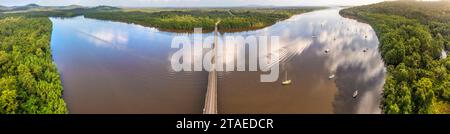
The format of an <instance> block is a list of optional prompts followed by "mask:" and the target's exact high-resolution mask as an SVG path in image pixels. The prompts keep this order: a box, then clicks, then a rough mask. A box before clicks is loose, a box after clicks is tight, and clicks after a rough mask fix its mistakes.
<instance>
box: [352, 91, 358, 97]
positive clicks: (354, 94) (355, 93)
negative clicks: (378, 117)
mask: <svg viewBox="0 0 450 134" xmlns="http://www.w3.org/2000/svg"><path fill="white" fill-rule="evenodd" d="M356 97H358V90H355V92H353V98H356Z"/></svg>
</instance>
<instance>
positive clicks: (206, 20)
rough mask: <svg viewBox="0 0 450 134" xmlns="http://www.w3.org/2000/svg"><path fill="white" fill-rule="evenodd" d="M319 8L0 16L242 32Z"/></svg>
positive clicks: (32, 10)
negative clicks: (216, 28)
mask: <svg viewBox="0 0 450 134" xmlns="http://www.w3.org/2000/svg"><path fill="white" fill-rule="evenodd" d="M321 8H322V7H312V8H299V7H286V8H229V9H227V8H192V9H189V8H187V9H184V8H180V9H178V8H169V9H156V8H138V9H134V8H133V9H129V8H117V7H110V6H98V7H93V8H86V7H76V6H75V7H74V8H64V7H58V8H56V7H40V6H38V5H33V6H26V9H27V10H23V11H21V12H14V10H7V11H4V12H1V11H0V18H2V17H3V18H5V17H14V16H25V17H74V16H80V15H84V16H85V17H88V18H94V19H101V20H112V21H120V22H125V23H135V24H139V25H143V26H150V27H156V28H158V29H160V30H165V31H181V32H192V31H193V29H194V28H199V27H201V28H203V31H204V32H210V31H212V30H214V24H215V22H217V21H218V20H221V23H220V25H219V29H220V31H222V32H227V31H245V30H253V29H260V28H264V27H267V26H270V25H273V24H275V23H276V22H278V21H281V20H284V19H287V18H289V17H291V16H293V15H295V14H300V13H304V12H309V11H313V10H317V9H321Z"/></svg>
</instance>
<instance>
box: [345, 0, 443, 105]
mask: <svg viewBox="0 0 450 134" xmlns="http://www.w3.org/2000/svg"><path fill="white" fill-rule="evenodd" d="M449 7H450V3H449V2H382V3H377V4H372V5H366V6H359V7H352V8H348V9H343V10H342V11H341V12H340V14H341V15H343V16H347V17H348V16H351V17H352V18H358V19H360V20H363V21H364V22H368V23H369V24H370V25H371V26H372V27H373V28H374V30H375V31H376V33H377V35H378V37H379V39H380V46H379V48H378V49H379V51H380V53H381V55H382V58H383V60H384V62H385V64H386V65H387V68H388V69H387V71H388V76H387V78H386V82H385V84H384V91H383V101H382V103H381V107H382V109H383V112H384V113H404V114H407V113H450V111H449V110H448V109H449V107H450V106H449V104H448V103H449V101H450V78H449V77H448V76H450V75H449V74H450V59H449V58H443V57H441V53H442V51H443V50H448V49H449V47H448V45H449V44H448V43H449V41H450V26H449V23H448V21H446V20H449V19H450V12H449V11H450V8H449Z"/></svg>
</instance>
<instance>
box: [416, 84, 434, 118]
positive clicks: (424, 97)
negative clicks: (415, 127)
mask: <svg viewBox="0 0 450 134" xmlns="http://www.w3.org/2000/svg"><path fill="white" fill-rule="evenodd" d="M432 87H433V83H432V82H431V80H430V79H429V78H421V79H420V80H419V81H417V82H415V83H414V88H415V90H416V91H415V93H414V94H415V99H414V102H415V106H416V110H417V111H416V113H420V114H430V113H432V103H433V99H434V92H433V89H432Z"/></svg>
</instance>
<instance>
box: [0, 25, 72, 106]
mask: <svg viewBox="0 0 450 134" xmlns="http://www.w3.org/2000/svg"><path fill="white" fill-rule="evenodd" d="M51 29H52V23H51V21H50V20H49V19H48V18H25V17H8V18H4V19H0V114H64V113H68V110H67V107H66V103H65V102H64V100H63V99H62V91H63V89H62V85H61V80H60V75H59V72H58V70H57V68H56V65H55V64H54V63H53V60H52V56H51V50H50V37H51V32H52V30H51Z"/></svg>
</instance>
